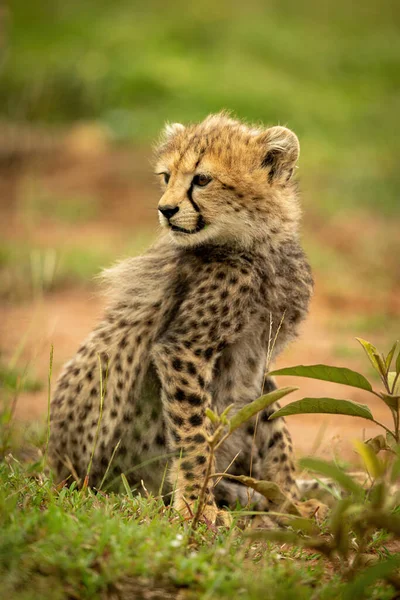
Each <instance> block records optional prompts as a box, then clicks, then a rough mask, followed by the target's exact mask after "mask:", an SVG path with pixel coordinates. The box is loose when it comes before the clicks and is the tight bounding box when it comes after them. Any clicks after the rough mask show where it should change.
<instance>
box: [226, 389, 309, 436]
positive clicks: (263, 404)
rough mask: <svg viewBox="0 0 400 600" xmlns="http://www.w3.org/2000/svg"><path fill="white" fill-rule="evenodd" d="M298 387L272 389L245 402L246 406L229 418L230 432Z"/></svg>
mask: <svg viewBox="0 0 400 600" xmlns="http://www.w3.org/2000/svg"><path fill="white" fill-rule="evenodd" d="M298 389H299V388H297V387H285V388H282V389H280V390H274V391H273V392H269V394H265V395H264V396H260V398H257V400H254V402H251V403H250V404H246V406H244V407H243V408H242V409H240V410H239V411H238V412H237V413H236V415H234V416H233V417H232V419H230V421H229V430H230V432H231V433H232V432H233V431H235V430H236V429H237V428H238V427H240V426H241V425H243V423H246V422H247V421H248V420H249V419H251V417H254V415H256V414H257V413H258V412H260V411H261V410H263V409H264V408H267V407H268V406H270V405H271V404H274V402H277V400H280V399H281V398H283V397H284V396H287V395H288V394H291V393H292V392H295V391H296V390H298Z"/></svg>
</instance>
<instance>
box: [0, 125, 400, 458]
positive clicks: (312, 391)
mask: <svg viewBox="0 0 400 600" xmlns="http://www.w3.org/2000/svg"><path fill="white" fill-rule="evenodd" d="M40 139H41V138H40ZM41 141H42V142H43V140H42V139H41ZM100 142H101V143H100ZM100 142H99V139H98V138H96V134H95V137H94V138H93V134H92V133H91V132H90V131H89V132H88V131H86V132H85V131H83V133H82V131H81V132H79V131H78V133H76V134H74V135H73V136H71V135H70V136H69V137H68V139H67V142H66V141H65V139H63V141H62V142H57V143H54V140H50V141H49V143H48V144H47V145H46V144H44V143H43V148H40V147H39V146H40V144H39V143H38V140H33V141H32V139H31V138H30V139H29V141H28V142H27V143H26V146H25V147H23V148H22V150H21V148H17V149H16V150H14V149H13V152H6V151H4V150H3V153H1V152H0V238H1V239H2V240H3V241H4V242H6V243H8V244H9V243H11V244H12V245H15V250H16V251H17V249H18V247H19V246H20V245H21V244H29V245H30V246H31V247H32V248H52V247H57V248H60V247H63V245H68V246H71V245H72V246H73V245H74V244H76V245H77V246H79V247H82V246H85V245H86V246H88V247H94V248H96V247H98V246H101V248H103V249H104V248H105V247H106V248H107V250H108V255H109V256H110V258H111V260H114V259H117V258H119V257H121V256H123V255H125V252H126V248H127V246H134V245H135V244H134V243H135V238H137V237H143V235H144V234H145V235H146V236H148V235H149V234H148V232H150V233H151V235H153V236H154V235H156V232H157V213H156V205H157V195H158V190H157V187H156V186H155V185H154V183H153V181H152V178H151V167H150V164H149V161H148V158H147V157H149V156H150V152H147V157H146V154H145V153H144V152H143V151H137V150H133V149H123V148H122V149H121V148H119V149H113V148H111V147H109V146H107V145H105V144H103V143H102V140H101V138H100ZM27 187H29V189H30V190H31V189H32V187H33V188H34V189H35V190H39V191H43V190H45V192H46V194H47V195H48V196H50V197H53V198H54V202H61V201H63V202H66V201H67V200H66V199H67V198H70V197H73V196H74V195H75V196H77V195H78V196H82V195H86V196H87V197H90V198H93V199H94V200H93V201H95V202H96V214H95V216H92V217H91V218H90V219H88V220H82V221H80V220H79V219H77V221H76V222H74V223H71V222H65V221H63V220H62V219H61V220H60V219H55V218H49V217H48V216H47V215H46V214H39V215H37V214H36V215H35V217H34V218H33V219H32V216H29V218H28V217H27V215H26V202H25V201H24V195H25V194H26V189H27ZM361 230H362V231H363V232H364V234H365V231H367V232H369V233H370V234H371V233H372V235H375V238H379V239H381V238H382V236H383V233H382V231H381V228H380V227H379V223H378V224H377V221H376V219H373V218H372V217H369V216H366V217H365V219H364V222H363V227H362V228H360V225H359V223H358V224H355V223H351V222H348V221H346V220H344V219H342V220H336V226H335V227H334V226H333V225H332V224H327V223H324V222H322V221H321V219H320V217H318V216H317V215H316V214H313V213H310V214H307V213H306V216H305V231H306V233H305V237H306V236H307V235H311V236H313V238H315V240H317V241H318V243H323V244H324V247H325V248H326V247H329V248H330V249H332V250H336V251H338V252H341V253H342V256H345V257H349V261H350V262H351V257H352V255H353V254H356V255H357V253H358V254H360V253H361V250H360V249H361V248H362V247H363V246H362V244H361V242H360V235H362V234H361V233H360V231H361ZM357 236H358V237H357ZM389 237H390V236H389ZM149 239H150V237H149ZM393 243H394V242H392V241H391V238H390V239H389V241H388V244H389V248H390V250H387V248H388V246H384V248H385V251H386V252H387V253H388V261H389V263H390V261H393V253H392V246H391V245H390V244H393ZM145 245H146V244H144V246H143V244H142V247H145ZM139 246H140V244H139ZM353 258H354V257H353ZM357 261H358V264H359V268H357V269H356V270H354V273H353V275H354V280H355V282H356V283H357V284H356V285H354V286H351V287H349V288H348V290H347V291H346V289H345V288H344V287H343V286H340V285H339V283H340V282H337V283H338V285H337V286H335V281H334V279H335V278H336V277H337V272H336V271H333V272H332V273H330V272H326V269H325V268H324V266H322V267H321V266H320V267H318V266H317V268H315V269H314V272H315V278H316V282H317V285H316V292H315V296H314V299H313V302H312V306H311V310H310V316H309V319H308V321H307V323H306V324H305V325H304V326H303V329H302V332H301V335H300V337H299V339H298V340H297V341H296V342H294V343H293V344H292V345H291V346H290V347H288V348H287V350H286V351H285V352H284V354H283V355H282V356H281V357H280V358H279V360H278V363H277V366H289V365H294V364H313V363H325V364H332V365H338V366H340V365H342V366H347V367H349V368H354V369H360V370H361V371H362V372H364V373H366V374H370V371H369V370H368V365H367V362H366V361H365V357H364V355H363V353H362V351H361V349H360V351H358V349H357V342H356V341H355V340H354V338H355V336H359V337H367V339H368V337H371V331H370V328H369V327H367V326H366V325H360V321H359V318H360V317H363V318H364V321H365V322H366V323H367V322H368V315H369V314H375V312H376V311H377V310H381V309H382V306H383V307H384V310H385V311H386V313H388V312H389V313H390V314H391V315H398V314H399V313H400V303H399V296H400V294H399V293H398V291H399V289H400V286H399V280H398V276H397V279H396V277H394V278H393V283H392V284H391V285H389V286H386V287H384V289H383V291H382V289H380V291H379V294H376V295H374V294H369V295H368V294H365V293H364V291H365V286H366V285H367V283H366V282H367V280H368V264H364V263H363V262H362V260H361V262H360V259H359V258H357ZM100 266H107V265H99V267H100ZM0 267H1V264H0ZM375 268H376V264H375V263H374V265H372V266H371V269H375ZM0 276H1V270H0ZM28 288H29V286H28ZM17 297H18V294H17ZM102 306H103V301H102V299H101V297H100V296H99V295H98V294H97V293H96V286H95V285H92V284H91V283H90V281H88V282H87V283H86V284H85V283H82V281H80V282H74V281H67V282H64V283H63V284H61V285H59V286H55V289H51V290H49V291H45V292H44V293H43V294H39V295H36V297H34V298H33V297H32V294H31V293H26V294H25V296H22V297H18V300H15V299H13V298H12V294H11V296H10V295H9V294H8V295H5V297H4V298H3V299H1V300H0V353H1V355H0V358H2V360H3V362H5V363H6V364H7V361H10V360H12V358H13V357H16V358H17V363H18V364H22V365H26V364H29V366H30V368H32V370H33V372H34V373H35V375H36V376H37V378H38V379H39V380H41V381H43V382H44V383H45V385H44V388H43V389H42V390H41V391H39V392H24V393H21V395H20V397H19V398H18V402H17V407H16V418H18V419H20V420H23V421H27V422H28V421H33V420H38V419H43V418H44V415H45V414H46V410H47V391H46V380H47V376H48V365H49V352H50V346H51V344H53V346H54V368H53V384H54V382H55V379H56V377H57V375H58V373H59V371H60V368H61V366H62V364H63V363H64V361H65V360H67V359H68V358H69V357H70V356H71V355H72V354H73V353H74V351H75V350H76V348H77V347H78V345H79V344H80V342H81V341H82V339H83V338H84V337H85V336H86V334H87V333H88V332H89V331H90V329H91V328H92V327H93V325H94V324H95V322H96V320H97V319H98V318H99V317H100V315H101V312H102ZM355 317H357V318H358V321H357V318H355ZM363 329H365V331H364V330H363ZM398 333H399V332H396V331H383V328H382V327H381V328H380V327H379V325H378V326H377V327H376V328H375V330H374V331H373V332H372V335H373V338H372V341H374V342H375V343H376V344H377V345H379V344H380V343H383V344H384V346H383V349H384V350H385V351H387V349H388V348H387V347H386V346H387V344H388V343H389V342H390V341H394V340H395V339H396V337H398ZM343 349H345V350H343ZM279 383H280V384H282V385H287V384H290V385H298V386H299V388H300V389H299V391H298V392H296V393H295V394H293V395H292V396H291V397H290V400H294V399H296V398H301V397H305V396H318V397H322V396H332V397H338V398H347V399H351V400H355V401H357V402H361V403H366V404H368V405H369V406H370V408H371V410H372V411H373V414H374V416H375V417H376V418H377V419H378V420H380V421H381V422H383V423H385V424H389V423H390V419H389V413H388V411H387V409H386V407H385V406H384V405H383V404H381V403H380V401H379V400H378V399H377V398H374V397H372V396H371V397H370V396H369V395H368V394H366V393H364V392H362V391H361V390H355V389H353V388H346V387H343V386H338V385H333V384H326V383H324V382H316V381H311V380H307V379H297V380H294V379H293V378H280V380H279ZM289 427H290V429H291V431H292V433H293V436H294V441H295V447H296V449H297V452H298V454H308V453H310V452H316V453H317V454H319V455H323V456H327V457H332V456H336V455H339V454H340V457H341V458H342V459H343V458H345V459H347V460H349V461H351V462H356V455H355V453H354V451H353V448H352V440H353V439H355V438H360V437H365V438H368V437H371V436H372V435H374V434H376V433H378V432H379V428H378V427H375V426H371V425H370V424H369V422H367V421H363V420H361V419H355V418H351V417H341V416H327V417H325V416H319V415H309V416H308V415H305V416H296V417H291V418H290V421H289Z"/></svg>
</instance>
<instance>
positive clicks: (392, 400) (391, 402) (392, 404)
mask: <svg viewBox="0 0 400 600" xmlns="http://www.w3.org/2000/svg"><path fill="white" fill-rule="evenodd" d="M396 387H397V386H396ZM379 395H380V397H381V398H382V400H383V401H384V403H385V404H386V406H388V407H389V408H393V409H394V410H397V408H398V406H399V400H400V396H392V394H385V393H384V392H381V393H380V394H379Z"/></svg>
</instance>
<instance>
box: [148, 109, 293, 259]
mask: <svg viewBox="0 0 400 600" xmlns="http://www.w3.org/2000/svg"><path fill="white" fill-rule="evenodd" d="M298 156H299V142H298V139H297V137H296V135H295V134H294V133H293V132H292V131H290V130H289V129H286V127H271V128H269V129H261V128H257V127H249V126H247V125H244V124H243V123H241V122H239V121H236V120H233V119H231V118H229V117H228V116H226V115H225V114H218V115H210V116H209V117H207V118H206V119H205V121H203V122H202V123H200V124H197V125H189V126H187V127H185V126H183V125H181V124H179V123H175V124H173V125H168V126H167V127H166V129H165V131H164V133H163V136H162V138H161V142H160V144H159V146H158V148H157V159H156V160H157V162H156V173H157V175H158V176H159V178H160V182H161V186H162V190H163V195H162V197H161V199H160V201H159V204H158V211H159V218H160V223H161V225H162V226H163V227H165V228H167V229H168V230H169V231H170V235H171V236H172V238H173V240H174V241H175V242H176V243H177V244H180V245H185V246H193V245H200V244H203V243H216V244H224V243H235V244H236V245H239V246H243V247H246V246H249V245H251V244H252V243H253V242H255V241H257V240H259V241H262V240H265V239H267V238H268V237H269V238H271V237H274V238H279V237H282V238H284V237H286V236H288V235H291V234H293V231H294V230H295V229H296V227H297V222H298V218H299V208H298V204H297V200H296V194H295V191H294V185H293V183H292V181H291V179H292V175H293V171H294V168H295V165H296V161H297V159H298Z"/></svg>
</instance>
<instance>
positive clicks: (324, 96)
mask: <svg viewBox="0 0 400 600" xmlns="http://www.w3.org/2000/svg"><path fill="white" fill-rule="evenodd" d="M399 11H400V8H399V5H398V4H396V3H394V2H392V0H382V1H381V2H380V3H379V4H378V3H376V2H375V1H373V0H367V1H366V2H363V3H355V4H353V5H352V6H351V10H349V5H348V2H346V1H345V0H336V1H335V2H328V3H321V2H317V0H307V1H306V2H301V3H298V2H295V1H294V0H271V1H270V2H268V3H265V2H262V0H250V2H246V3H242V2H236V1H235V2H231V1H229V0H221V1H220V2H217V3H216V2H212V1H211V0H202V1H201V2H199V3H196V4H193V5H191V4H188V3H187V2H183V0H176V1H175V2H173V3H166V2H162V1H161V0H150V1H149V2H146V3H139V2H136V1H135V2H132V1H128V0H115V1H114V2H112V3H110V2H106V1H105V0H79V1H78V0H71V2H68V3H65V2H62V1H61V0H52V2H50V1H47V2H42V1H39V0H33V1H31V2H29V3H26V2H25V0H14V1H13V3H12V13H13V17H12V20H10V23H12V27H11V25H10V27H9V32H8V39H9V48H8V52H7V53H6V54H5V60H4V62H3V69H2V70H3V72H2V78H1V83H0V114H2V115H3V117H5V118H11V119H13V120H17V121H18V120H22V121H26V120H28V121H36V122H41V123H45V124H47V125H49V124H59V123H70V122H71V121H74V120H77V119H89V120H93V119H97V120H99V121H101V122H103V123H104V124H106V125H108V126H109V127H110V128H111V130H112V132H113V134H114V136H115V138H117V139H129V140H133V141H136V142H138V141H140V142H141V141H145V142H148V141H149V140H152V139H153V138H154V136H155V135H156V134H157V132H158V131H159V129H160V127H161V126H162V124H163V123H164V122H165V121H174V120H178V121H187V120H193V119H199V118H202V117H204V116H205V115H206V114H207V113H209V112H210V111H218V110H220V109H222V108H229V109H232V110H233V111H234V112H235V113H237V114H238V115H239V116H240V117H243V118H245V119H250V120H256V121H258V120H262V121H263V122H265V123H282V124H288V125H289V126H290V127H293V128H294V129H295V130H296V132H297V133H298V134H299V136H300V139H301V142H302V158H301V161H300V173H301V175H302V176H303V172H304V174H305V176H304V182H305V185H306V187H307V188H309V189H310V195H309V198H310V202H311V204H312V205H313V206H315V207H318V209H320V210H326V211H327V212H328V213H329V212H338V211H341V210H348V209H349V208H356V209H358V208H359V207H363V208H364V209H365V208H367V209H371V210H376V211H379V213H381V214H386V215H390V214H395V213H397V212H398V210H399V208H398V207H399V203H398V189H399V185H400V179H399V170H398V166H397V159H396V156H398V155H399V150H400V146H399V144H400V142H399V140H400V136H399V135H398V128H397V127H396V124H397V122H398V90H399V86H400V68H399V67H400V59H399V57H400V38H399V36H398V30H397V27H396V20H397V19H398V17H399ZM321 190H322V191H323V192H322V193H321Z"/></svg>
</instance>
